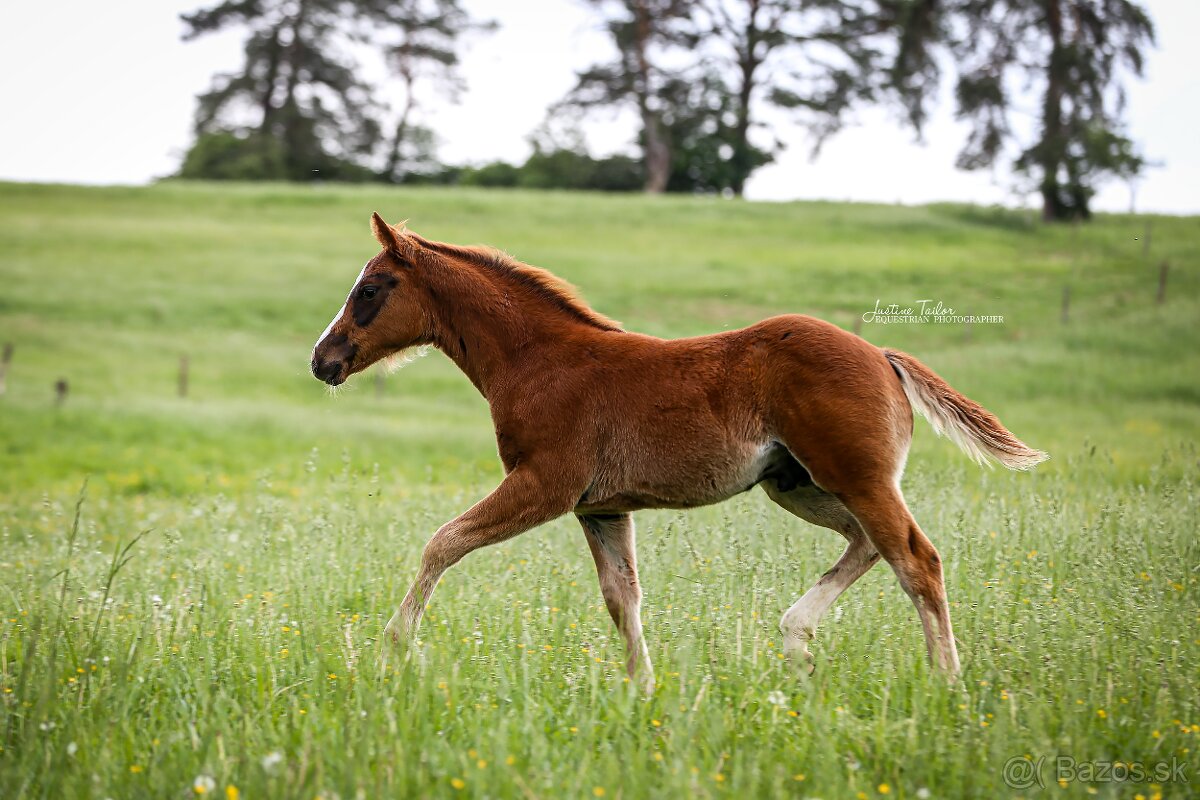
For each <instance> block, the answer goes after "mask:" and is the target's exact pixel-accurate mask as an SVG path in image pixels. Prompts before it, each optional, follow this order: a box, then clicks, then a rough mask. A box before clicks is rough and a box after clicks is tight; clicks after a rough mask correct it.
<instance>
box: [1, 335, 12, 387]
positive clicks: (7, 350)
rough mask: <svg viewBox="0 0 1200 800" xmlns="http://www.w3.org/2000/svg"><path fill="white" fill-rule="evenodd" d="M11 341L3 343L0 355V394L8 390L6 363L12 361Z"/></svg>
mask: <svg viewBox="0 0 1200 800" xmlns="http://www.w3.org/2000/svg"><path fill="white" fill-rule="evenodd" d="M12 354H13V345H12V342H5V343H4V355H2V356H0V394H4V393H5V392H6V391H8V365H9V363H10V362H12Z"/></svg>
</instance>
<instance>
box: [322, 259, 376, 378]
mask: <svg viewBox="0 0 1200 800" xmlns="http://www.w3.org/2000/svg"><path fill="white" fill-rule="evenodd" d="M370 264H371V262H370V261H368V262H367V263H366V264H363V268H362V269H360V270H359V271H358V277H357V278H355V279H354V283H352V284H350V294H348V295H346V302H345V303H342V307H341V308H339V309H338V312H337V313H336V314H334V315H333V319H331V320H329V324H328V325H326V326H325V330H323V331H321V335H320V336H318V337H317V343H316V344H314V345H313V351H312V355H311V356H309V360H312V358H314V357H315V356H316V355H317V348H318V347H320V346H321V342H323V341H325V337H326V336H328V335H329V332H330V331H331V330H333V326H334V325H336V324H337V321H338V320H339V319H341V318H342V314H344V313H345V312H346V306H348V305H350V298H351V297H353V296H354V287H355V286H358V282H359V281H361V280H362V277H363V275H364V274H366V271H367V267H368V266H370Z"/></svg>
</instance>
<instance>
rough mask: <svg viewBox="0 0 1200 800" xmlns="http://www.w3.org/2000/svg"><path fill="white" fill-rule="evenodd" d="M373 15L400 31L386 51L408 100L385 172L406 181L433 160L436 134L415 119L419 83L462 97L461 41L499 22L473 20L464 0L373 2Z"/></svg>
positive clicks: (394, 135) (398, 117) (395, 128)
mask: <svg viewBox="0 0 1200 800" xmlns="http://www.w3.org/2000/svg"><path fill="white" fill-rule="evenodd" d="M369 14H370V16H371V18H372V19H374V20H376V21H378V22H380V23H382V25H383V26H384V27H385V28H386V29H388V30H393V31H396V32H397V33H398V38H397V39H395V40H392V41H389V42H387V43H386V44H385V45H384V50H385V54H386V57H387V60H388V64H389V66H390V67H391V69H392V71H393V72H395V74H396V75H397V76H398V77H399V78H400V81H401V84H402V86H403V90H404V99H403V102H402V105H401V106H400V110H399V113H398V116H397V119H396V123H395V125H394V127H393V129H392V135H391V138H390V141H389V143H388V146H387V163H386V166H385V167H384V173H383V174H384V177H386V178H387V179H389V180H394V181H401V180H403V179H404V176H405V175H406V174H408V173H409V172H412V171H414V170H419V169H421V168H422V167H426V166H428V165H430V164H431V163H432V162H433V146H434V137H433V133H432V131H430V129H429V128H427V127H425V126H422V125H418V124H416V122H415V121H414V113H415V111H416V109H417V98H416V92H415V90H416V88H417V85H418V84H419V83H421V82H422V81H428V82H429V83H431V84H433V85H434V86H435V87H436V88H437V90H439V91H441V92H442V93H443V94H445V95H446V97H447V98H449V99H451V100H455V99H457V98H458V96H459V94H460V93H461V91H462V88H463V87H462V80H461V79H460V78H459V76H458V74H457V72H456V69H455V68H456V67H457V66H458V55H459V54H458V47H459V42H460V39H461V37H462V36H463V35H464V34H466V33H468V32H472V31H487V30H492V29H494V28H495V24H494V23H492V22H484V23H480V22H474V21H472V20H471V18H470V16H469V15H468V14H467V12H466V11H465V10H463V8H462V6H461V4H460V2H459V0H370V11H369Z"/></svg>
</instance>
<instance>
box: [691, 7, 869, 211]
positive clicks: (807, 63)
mask: <svg viewBox="0 0 1200 800" xmlns="http://www.w3.org/2000/svg"><path fill="white" fill-rule="evenodd" d="M698 8H699V16H700V19H701V32H702V34H703V36H704V37H705V39H706V40H707V41H708V42H709V43H710V46H712V47H714V49H715V51H716V52H717V53H718V54H719V56H720V57H721V58H722V59H723V60H724V61H725V62H727V63H728V64H729V66H730V71H729V75H730V78H729V80H730V91H731V94H732V96H733V98H734V100H735V106H734V109H735V122H734V125H733V129H732V131H731V134H732V138H731V141H730V144H731V146H732V155H731V156H730V170H731V175H732V179H731V186H732V188H733V191H734V192H735V193H736V194H738V195H741V194H742V191H743V189H744V188H745V184H746V179H747V178H748V177H749V176H750V173H751V172H753V171H754V169H756V168H757V167H758V166H761V165H762V164H763V163H765V161H764V160H763V157H762V156H763V154H764V153H768V152H769V151H764V150H761V149H759V148H756V147H755V146H754V145H753V144H751V142H750V132H751V130H752V129H753V128H754V126H755V124H756V121H755V120H756V116H757V115H756V113H755V108H756V106H758V105H759V104H760V103H768V104H772V105H775V106H778V107H781V108H785V109H789V110H793V111H797V112H800V113H801V115H802V121H803V122H804V123H805V124H806V126H807V127H808V128H809V129H810V131H811V132H813V133H814V134H815V135H816V144H815V146H814V152H815V151H816V150H817V149H819V147H820V145H821V144H822V143H823V142H824V141H825V139H826V138H827V137H829V136H831V135H832V134H834V133H835V132H837V131H838V130H839V129H840V128H841V127H842V126H843V125H844V123H845V118H846V114H847V112H848V111H849V110H850V109H851V108H853V107H854V105H855V104H856V103H859V102H868V101H871V100H873V99H874V98H875V97H876V94H877V93H878V91H879V89H880V88H881V86H882V81H880V80H879V79H878V74H879V63H880V59H881V51H880V46H881V45H882V35H883V33H884V31H885V30H886V29H887V28H888V27H889V24H890V20H889V18H888V17H887V15H886V14H884V13H883V7H882V6H881V5H880V4H879V3H877V2H875V1H874V0H704V2H702V3H701V4H700V6H699V7H698ZM779 146H780V145H779V144H778V143H776V145H775V147H776V148H778V147H779Z"/></svg>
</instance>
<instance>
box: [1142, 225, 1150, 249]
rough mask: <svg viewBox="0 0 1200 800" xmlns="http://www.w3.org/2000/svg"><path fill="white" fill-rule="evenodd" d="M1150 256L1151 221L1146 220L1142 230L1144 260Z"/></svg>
mask: <svg viewBox="0 0 1200 800" xmlns="http://www.w3.org/2000/svg"><path fill="white" fill-rule="evenodd" d="M1148 255H1150V220H1148V219H1147V220H1146V223H1145V226H1144V227H1143V228H1142V258H1145V257H1146V256H1148Z"/></svg>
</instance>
